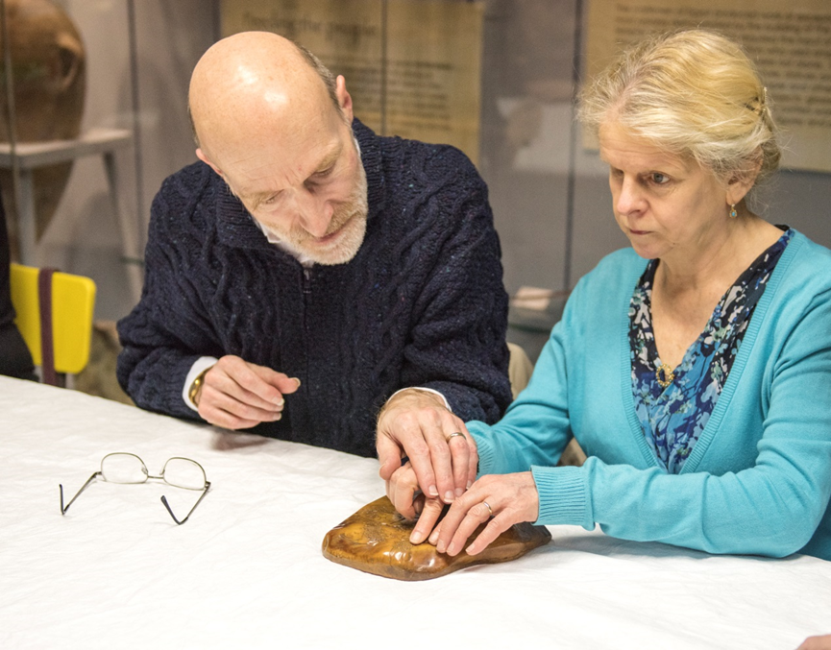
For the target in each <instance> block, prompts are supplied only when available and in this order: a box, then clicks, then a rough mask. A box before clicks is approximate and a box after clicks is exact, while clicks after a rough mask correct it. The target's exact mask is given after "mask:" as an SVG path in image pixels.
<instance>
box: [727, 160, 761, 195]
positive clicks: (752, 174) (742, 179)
mask: <svg viewBox="0 0 831 650" xmlns="http://www.w3.org/2000/svg"><path fill="white" fill-rule="evenodd" d="M756 153H757V156H756V159H755V160H754V161H753V162H752V168H750V169H745V170H742V171H739V172H736V173H735V174H733V176H732V177H731V178H730V179H729V180H728V181H727V197H726V199H727V205H733V204H736V203H740V202H741V200H742V199H743V198H744V197H745V196H747V193H748V192H749V191H750V190H751V189H753V186H754V185H755V184H756V178H757V177H758V176H759V170H760V169H762V150H761V149H759V150H758V151H757V152H756Z"/></svg>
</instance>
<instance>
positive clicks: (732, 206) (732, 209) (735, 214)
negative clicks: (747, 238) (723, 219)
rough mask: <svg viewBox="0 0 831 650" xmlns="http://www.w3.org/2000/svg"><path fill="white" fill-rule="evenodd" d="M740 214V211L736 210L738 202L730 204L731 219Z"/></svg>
mask: <svg viewBox="0 0 831 650" xmlns="http://www.w3.org/2000/svg"><path fill="white" fill-rule="evenodd" d="M738 216H739V213H738V212H736V204H735V203H733V204H732V205H731V206H730V218H731V219H735V218H736V217H738Z"/></svg>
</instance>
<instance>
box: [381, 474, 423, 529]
mask: <svg viewBox="0 0 831 650" xmlns="http://www.w3.org/2000/svg"><path fill="white" fill-rule="evenodd" d="M389 484H390V486H391V487H392V489H391V490H388V496H389V498H390V501H392V505H393V506H395V509H396V510H397V511H398V512H399V513H400V514H401V515H403V516H404V517H406V518H407V519H410V520H413V519H415V518H416V516H417V515H416V512H415V507H414V505H413V504H414V500H415V496H416V494H417V493H418V492H419V489H418V480H417V479H416V475H415V472H413V469H412V467H410V466H409V465H404V466H403V467H401V468H399V469H398V471H396V472H395V473H394V474H393V477H392V479H391V480H390V481H389ZM390 493H391V494H390Z"/></svg>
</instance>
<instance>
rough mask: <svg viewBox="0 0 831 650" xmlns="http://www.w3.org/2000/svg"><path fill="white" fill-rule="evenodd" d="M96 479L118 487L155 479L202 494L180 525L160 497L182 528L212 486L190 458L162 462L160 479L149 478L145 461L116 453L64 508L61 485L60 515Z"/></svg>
mask: <svg viewBox="0 0 831 650" xmlns="http://www.w3.org/2000/svg"><path fill="white" fill-rule="evenodd" d="M96 479H99V480H102V481H107V482H108V483H121V484H125V485H126V484H131V485H132V484H137V483H146V482H147V481H149V480H150V479H156V480H160V481H164V482H165V483H167V484H168V485H171V486H173V487H177V488H184V489H185V490H202V494H201V495H200V496H199V499H198V500H197V501H196V503H194V504H193V507H192V508H191V509H190V512H188V514H187V515H186V516H185V518H184V519H182V520H181V521H180V520H179V519H177V518H176V515H174V514H173V510H171V508H170V504H169V503H168V502H167V499H166V498H165V497H164V496H163V497H162V503H163V504H164V507H165V508H167V511H168V512H169V513H170V516H171V517H173V521H175V522H176V523H177V524H183V523H185V522H186V521H187V520H188V517H190V516H191V514H193V511H194V510H196V506H198V505H199V504H200V503H201V501H202V499H204V498H205V494H207V492H208V488H210V487H211V483H210V481H208V479H207V477H206V476H205V470H204V469H203V468H202V465H200V464H199V463H197V462H196V461H195V460H191V459H190V458H181V457H179V456H175V457H173V458H169V459H168V460H167V462H165V464H164V467H163V468H162V473H161V474H160V475H159V476H150V473H149V472H148V471H147V465H145V464H144V461H143V460H142V459H141V458H139V457H138V456H136V455H135V454H131V453H128V452H123V451H119V452H115V453H112V454H107V455H106V456H104V458H102V459H101V469H100V470H98V471H97V472H95V474H93V475H92V476H90V477H89V478H88V479H87V482H86V483H84V484H83V485H82V486H81V489H80V490H78V492H77V493H76V494H75V496H74V497H72V498H71V499H70V500H69V503H67V504H66V505H64V500H63V485H62V484H61V485H60V489H61V514H62V515H65V514H66V511H67V510H69V506H71V505H72V504H73V503H74V502H75V499H77V498H78V496H79V495H80V494H81V492H83V491H84V490H86V489H87V486H88V485H89V484H90V483H92V482H93V481H94V480H96Z"/></svg>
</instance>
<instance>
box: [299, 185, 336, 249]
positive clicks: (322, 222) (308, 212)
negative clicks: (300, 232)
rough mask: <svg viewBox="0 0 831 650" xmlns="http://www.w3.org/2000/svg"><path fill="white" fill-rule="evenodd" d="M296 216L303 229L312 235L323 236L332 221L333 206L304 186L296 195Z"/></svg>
mask: <svg viewBox="0 0 831 650" xmlns="http://www.w3.org/2000/svg"><path fill="white" fill-rule="evenodd" d="M295 198H296V202H297V212H298V218H299V219H300V225H301V226H302V227H303V229H304V230H305V231H306V232H308V233H309V234H310V235H312V236H314V237H318V238H320V237H323V236H325V235H326V234H327V232H328V230H329V225H330V224H331V223H332V214H333V212H334V209H333V207H332V206H331V205H330V204H329V202H328V201H326V200H325V199H324V198H323V197H321V196H318V195H317V194H315V193H314V192H313V191H309V190H308V189H306V188H303V189H302V190H300V191H299V192H298V193H297V195H296V197H295Z"/></svg>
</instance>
